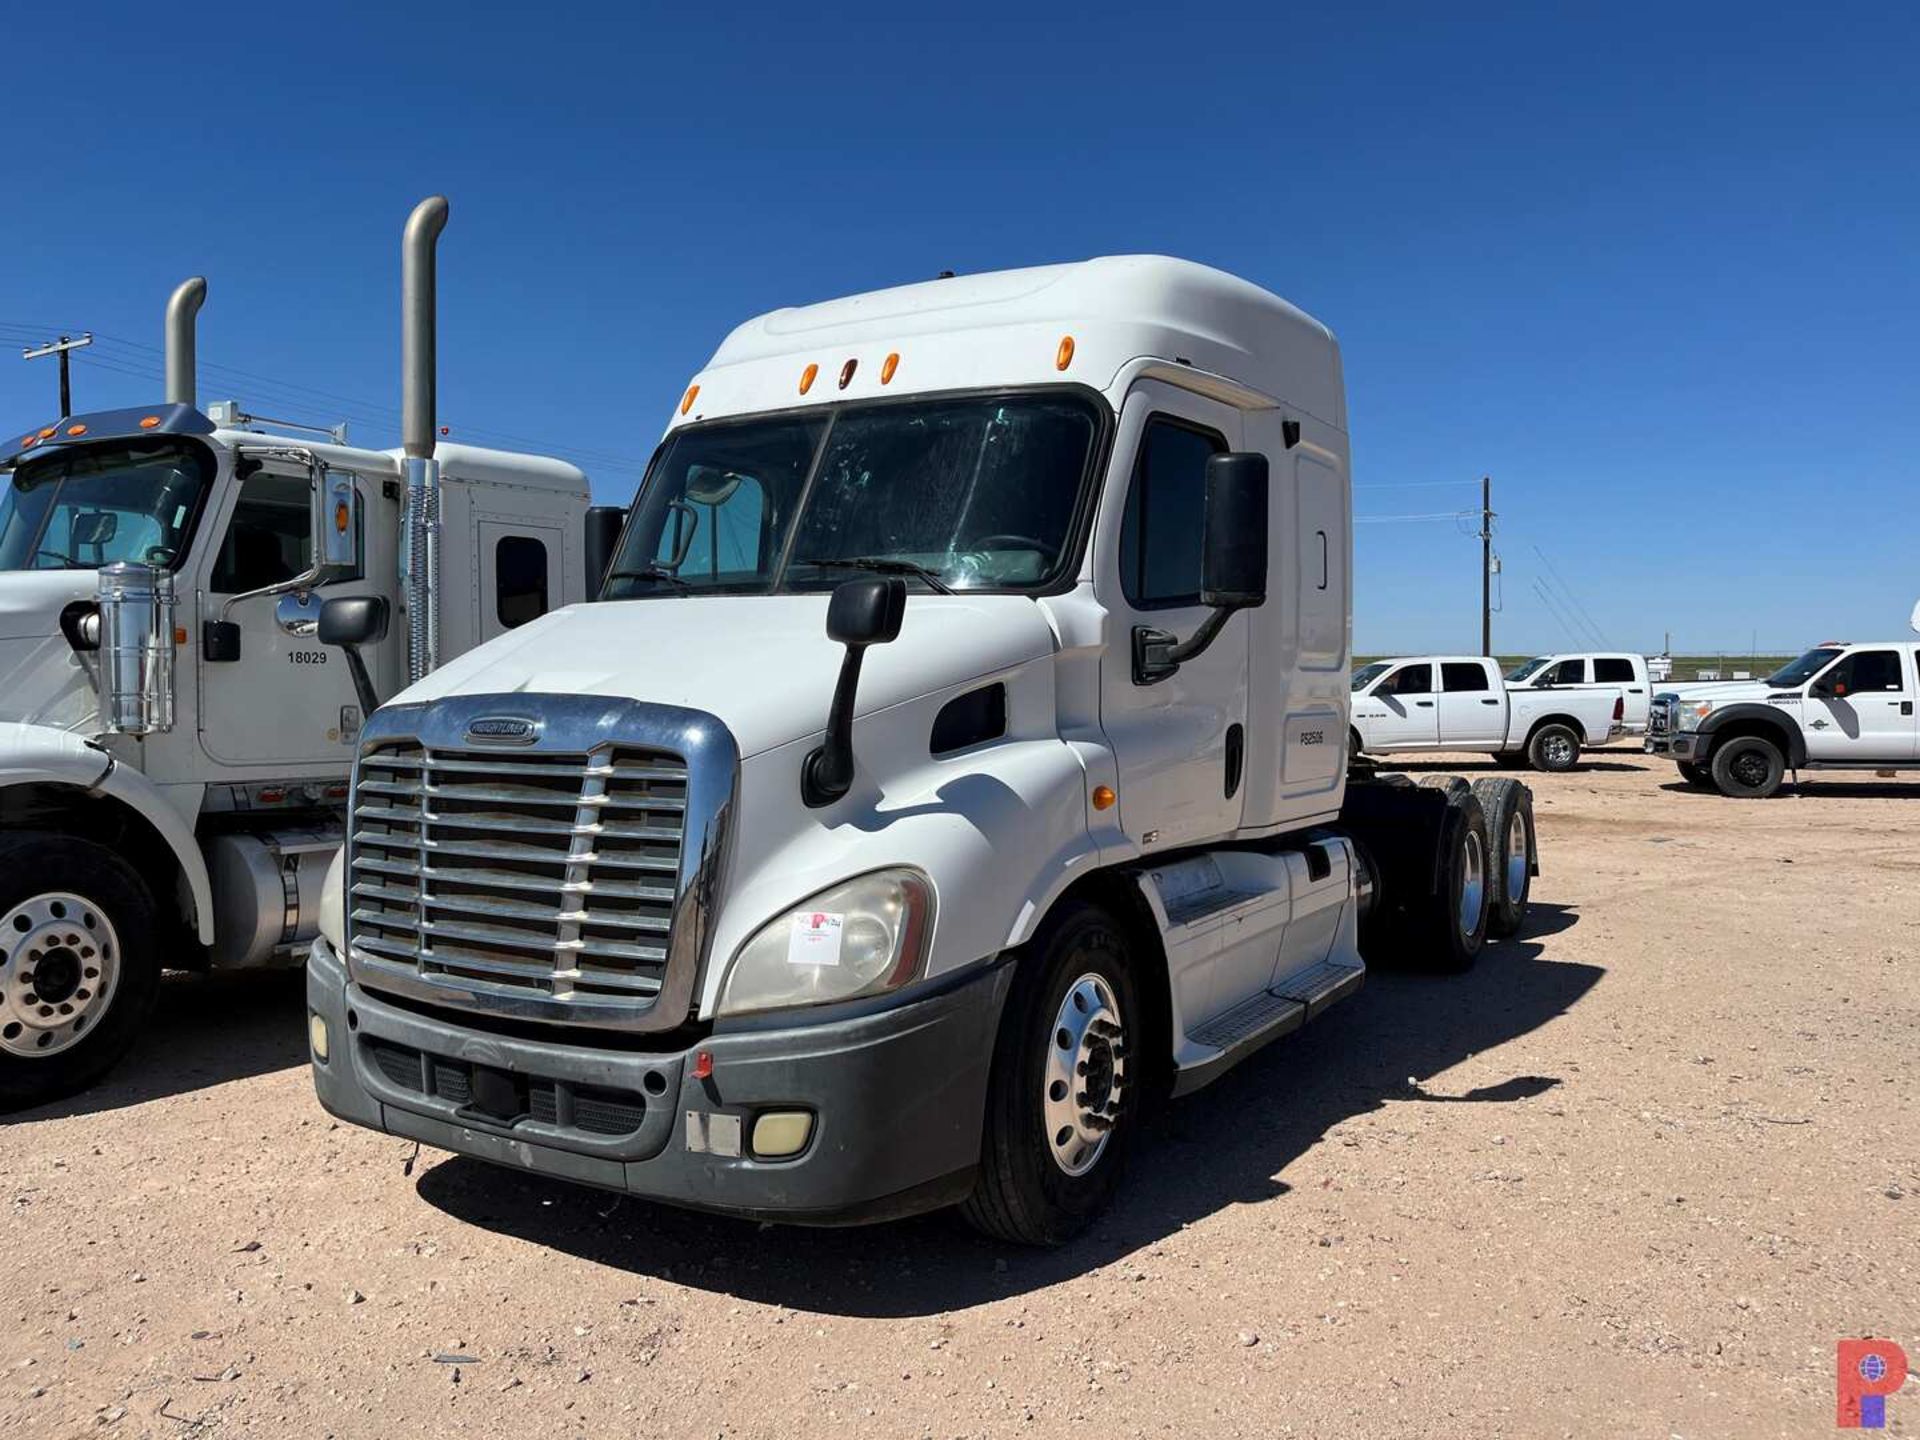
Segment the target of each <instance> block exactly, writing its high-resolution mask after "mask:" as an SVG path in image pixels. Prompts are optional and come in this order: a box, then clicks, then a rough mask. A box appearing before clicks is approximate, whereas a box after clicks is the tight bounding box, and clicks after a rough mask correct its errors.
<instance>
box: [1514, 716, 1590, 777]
mask: <svg viewBox="0 0 1920 1440" xmlns="http://www.w3.org/2000/svg"><path fill="white" fill-rule="evenodd" d="M1527 761H1528V763H1530V764H1531V765H1532V766H1533V768H1534V769H1536V770H1544V771H1546V772H1547V773H1548V774H1550V775H1561V774H1564V773H1566V772H1567V771H1569V770H1571V769H1573V767H1574V766H1575V765H1577V764H1579V763H1580V737H1579V736H1578V735H1576V734H1574V732H1573V727H1572V726H1570V725H1562V724H1560V723H1559V722H1557V721H1555V722H1553V723H1551V724H1547V725H1542V726H1541V727H1540V728H1539V729H1538V730H1536V731H1534V732H1533V738H1532V739H1530V740H1528V741H1527Z"/></svg>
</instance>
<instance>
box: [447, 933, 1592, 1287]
mask: <svg viewBox="0 0 1920 1440" xmlns="http://www.w3.org/2000/svg"><path fill="white" fill-rule="evenodd" d="M1577 920H1578V916H1577V915H1576V914H1575V912H1574V911H1573V910H1572V909H1571V908H1570V907H1565V906H1544V905H1536V906H1534V909H1533V914H1532V916H1531V919H1530V923H1529V925H1528V926H1527V929H1526V931H1525V932H1524V934H1523V936H1522V937H1521V938H1519V939H1516V940H1510V941H1507V942H1505V943H1502V944H1499V945H1496V946H1493V947H1491V948H1490V949H1488V950H1487V951H1486V952H1485V953H1484V954H1483V955H1482V956H1481V959H1480V962H1479V963H1478V964H1477V965H1476V966H1475V967H1474V969H1473V970H1472V971H1470V972H1468V973H1467V974H1466V975H1462V976H1430V975H1419V974H1412V973H1404V972H1398V971H1393V970H1386V971H1380V970H1375V971H1373V972H1372V973H1370V975H1369V977H1368V983H1367V987H1366V989H1365V990H1364V991H1362V993H1361V994H1360V995H1359V996H1357V997H1356V998H1355V999H1354V1000H1352V1001H1349V1002H1348V1003H1346V1004H1344V1005H1342V1006H1339V1007H1338V1008H1337V1009H1335V1010H1334V1011H1333V1012H1332V1013H1330V1014H1329V1015H1328V1016H1327V1018H1326V1019H1325V1020H1323V1021H1322V1022H1320V1023H1319V1024H1317V1025H1314V1026H1311V1027H1309V1028H1308V1029H1306V1030H1304V1031H1302V1032H1300V1033H1299V1034H1298V1035H1296V1036H1294V1037H1293V1038H1291V1039H1289V1040H1285V1041H1282V1042H1281V1043H1279V1044H1278V1045H1275V1046H1273V1047H1272V1048H1271V1049H1269V1050H1267V1051H1265V1052H1264V1053H1262V1054H1261V1055H1259V1056H1257V1057H1255V1058H1254V1059H1253V1060H1251V1061H1249V1062H1247V1063H1246V1064H1244V1065H1242V1066H1240V1067H1239V1068H1238V1069H1237V1070H1235V1071H1233V1072H1232V1073H1230V1074H1229V1075H1227V1076H1226V1077H1225V1078H1224V1079H1222V1080H1221V1081H1220V1082H1218V1083H1217V1084H1215V1085H1214V1086H1212V1087H1211V1088H1209V1089H1207V1090H1205V1091H1202V1092H1201V1093H1200V1094H1198V1095H1196V1096H1192V1097H1190V1098H1188V1099H1185V1100H1180V1101H1176V1102H1174V1103H1173V1104H1172V1105H1170V1106H1168V1107H1167V1110H1166V1112H1165V1114H1164V1115H1162V1116H1161V1117H1160V1118H1159V1119H1158V1121H1157V1122H1156V1123H1155V1124H1154V1125H1153V1126H1151V1127H1150V1129H1149V1132H1148V1133H1146V1134H1145V1135H1143V1136H1142V1137H1141V1141H1142V1143H1141V1144H1140V1145H1139V1146H1138V1148H1137V1149H1136V1150H1135V1152H1134V1154H1133V1157H1132V1166H1131V1170H1130V1173H1129V1174H1128V1176H1127V1178H1126V1182H1125V1184H1124V1185H1123V1187H1122V1189H1121V1193H1120V1195H1119V1197H1118V1199H1117V1202H1116V1203H1115V1205H1114V1206H1113V1208H1112V1209H1111V1210H1110V1211H1109V1212H1108V1213H1107V1215H1106V1216H1105V1217H1104V1218H1103V1219H1102V1220H1101V1221H1100V1222H1099V1223H1097V1224H1096V1226H1095V1227H1094V1229H1093V1230H1091V1231H1090V1232H1089V1233H1088V1234H1086V1235H1084V1236H1082V1237H1081V1238H1080V1239H1078V1240H1076V1241H1075V1242H1074V1243H1072V1244H1070V1245H1067V1246H1064V1247H1063V1248H1061V1249H1059V1250H1054V1251H1035V1250H1026V1249H1021V1248H1019V1247H1015V1246H1009V1245H1001V1244H997V1243H995V1242H992V1241H989V1240H986V1239H983V1238H981V1237H979V1236H976V1235H974V1234H973V1233H972V1232H971V1231H968V1230H967V1229H966V1228H965V1227H964V1226H962V1225H961V1224H960V1223H959V1222H958V1221H957V1219H955V1218H954V1217H952V1216H940V1215H936V1216H927V1217H922V1218H920V1219H915V1220H905V1221H899V1222H896V1223H893V1224H888V1225H880V1226H873V1227H868V1228H863V1229H853V1230H802V1229H796V1228H791V1227H785V1226H762V1225H755V1224H753V1223H751V1222H747V1221H741V1220H734V1219H729V1218H726V1217H723V1216H713V1215H701V1214H696V1213H693V1212H688V1211H679V1210H673V1209H670V1208H668V1207H665V1206H660V1205H653V1204H649V1203H647V1202H644V1201H638V1200H633V1199H628V1198H624V1197H620V1196H615V1195H612V1194H608V1193H605V1192H601V1191H595V1190H589V1189H585V1188H582V1187H578V1186H572V1185H568V1184H564V1183H561V1182H557V1181H549V1180H545V1179H542V1178H540V1177H536V1176H528V1175H522V1174H519V1173H517V1172H514V1171H509V1170H504V1169H500V1168H498V1167H495V1166H492V1165H488V1164H485V1163H482V1162H480V1161H477V1160H469V1159H465V1158H453V1159H449V1160H445V1161H442V1162H441V1163H440V1164H437V1165H434V1166H433V1167H432V1168H431V1169H428V1170H427V1171H425V1172H424V1173H423V1174H422V1175H421V1176H420V1178H419V1179H418V1180H417V1181H416V1182H415V1184H416V1187H417V1190H418V1193H419V1194H420V1196H421V1198H422V1199H424V1200H425V1201H426V1202H427V1203H428V1204H430V1205H432V1206H434V1207H436V1208H437V1209H439V1210H441V1211H444V1212H445V1213H446V1214H448V1215H450V1216H452V1217H453V1218H455V1219H457V1220H461V1221H464V1222H466V1223H468V1224H472V1225H478V1226H480V1227H482V1228H484V1229H487V1230H491V1231H495V1232H497V1233H500V1234H505V1235H511V1236H514V1237H516V1238H519V1239H523V1240H526V1241H529V1242H531V1243H533V1244H537V1245H543V1246H548V1247H550V1248H552V1249H554V1250H557V1251H560V1252H561V1253H563V1254H566V1255H571V1256H574V1257H576V1258H578V1259H581V1260H585V1261H588V1262H590V1263H593V1264H596V1265H605V1266H610V1267H612V1268H614V1269H616V1270H623V1271H626V1272H628V1273H630V1274H632V1275H634V1276H635V1277H638V1278H640V1279H643V1280H655V1279H657V1280H663V1281H670V1282H672V1283H675V1284H680V1285H688V1286H693V1287H695V1288H698V1289H703V1290H708V1291H712V1292H715V1293H719V1294H727V1295H731V1296H735V1297H737V1298H740V1299H745V1300H750V1301H755V1302H759V1303H762V1304H768V1305H781V1306H787V1307H789V1308H791V1309H793V1310H795V1311H800V1312H806V1313H817V1314H826V1315H843V1316H866V1317H905V1316H920V1315H931V1314H938V1313H940V1312H942V1311H951V1310H960V1309H966V1308H968V1307H970V1306H973V1305H979V1304H984V1303H987V1302H989V1301H993V1300H999V1299H1004V1298H1007V1297H1008V1296H1012V1295H1019V1294H1022V1293H1024V1292H1027V1291H1030V1290H1036V1289H1039V1288H1042V1287H1045V1286H1049V1285H1054V1284H1057V1283H1060V1282H1062V1281H1066V1280H1072V1279H1074V1278H1076V1277H1078V1276H1082V1275H1085V1274H1086V1273H1088V1272H1089V1271H1092V1270H1094V1269H1097V1268H1098V1267H1101V1266H1104V1265H1107V1264H1109V1263H1111V1262H1113V1261H1116V1260H1119V1259H1122V1258H1124V1257H1125V1256H1127V1255H1129V1254H1131V1253H1133V1252H1134V1251H1136V1250H1139V1249H1142V1248H1144V1247H1146V1246H1149V1245H1152V1244H1153V1243H1154V1242H1156V1241H1158V1240H1161V1239H1163V1238H1164V1237H1166V1236H1168V1235H1171V1234H1174V1233H1176V1232H1178V1231H1179V1230H1181V1229H1182V1228H1184V1227H1186V1226H1188V1225H1191V1224H1194V1223H1197V1222H1200V1221H1203V1220H1205V1219H1206V1218H1207V1217H1208V1216H1210V1215H1212V1214H1214V1213H1215V1212H1216V1211H1219V1210H1223V1209H1226V1208H1227V1207H1229V1206H1233V1205H1257V1204H1263V1203H1276V1204H1279V1205H1283V1206H1284V1205H1285V1204H1286V1203H1287V1202H1286V1199H1285V1197H1287V1196H1288V1195H1289V1194H1290V1193H1291V1192H1292V1186H1291V1185H1290V1184H1289V1183H1288V1182H1287V1180H1286V1178H1285V1177H1286V1172H1287V1169H1288V1167H1289V1166H1290V1165H1292V1164H1293V1162H1294V1161H1295V1160H1297V1159H1299V1158H1300V1156H1302V1155H1303V1154H1305V1153H1306V1152H1307V1151H1308V1150H1310V1149H1312V1148H1313V1147H1314V1146H1315V1145H1318V1144H1321V1143H1322V1142H1323V1141H1324V1140H1325V1138H1326V1135H1327V1132H1328V1131H1329V1130H1330V1129H1332V1128H1333V1127H1335V1126H1337V1125H1339V1124H1340V1123H1341V1122H1343V1121H1346V1120H1350V1119H1352V1118H1354V1117H1355V1116H1359V1115H1367V1114H1372V1113H1375V1112H1378V1111H1381V1110H1382V1109H1384V1108H1386V1107H1387V1106H1389V1105H1397V1104H1424V1103H1445V1104H1505V1103H1514V1102H1517V1101H1523V1100H1526V1099H1530V1098H1532V1097H1534V1096H1537V1095H1540V1094H1542V1093H1544V1092H1545V1091H1547V1090H1550V1089H1552V1088H1553V1087H1554V1086H1556V1085H1558V1084H1559V1083H1560V1080H1559V1077H1557V1076H1552V1075H1532V1074H1523V1075H1514V1076H1511V1077H1510V1078H1508V1079H1505V1080H1503V1081H1500V1082H1498V1083H1496V1084H1491V1085H1483V1086H1480V1087H1478V1088H1475V1089H1473V1090H1469V1091H1466V1092H1465V1093H1461V1094H1436V1093H1432V1092H1430V1091H1428V1090H1427V1089H1426V1088H1424V1084H1423V1082H1424V1081H1425V1079H1426V1078H1427V1077H1429V1076H1432V1075H1436V1074H1438V1073H1440V1072H1441V1071H1444V1070H1446V1069H1447V1068H1448V1067H1450V1066H1452V1065H1454V1064H1456V1063H1458V1062H1459V1061H1461V1060H1464V1059H1466V1058H1467V1057H1468V1056H1471V1055H1475V1054H1482V1053H1484V1052H1487V1051H1492V1050H1495V1049H1497V1047H1499V1046H1500V1045H1502V1044H1504V1043H1506V1042H1507V1041H1510V1040H1513V1039H1515V1038H1517V1037H1519V1036H1522V1035H1525V1034H1527V1033H1529V1032H1530V1031H1533V1030H1536V1029H1538V1028H1539V1027H1540V1026H1542V1025H1544V1024H1546V1023H1548V1022H1549V1021H1551V1020H1553V1019H1554V1018H1555V1017H1556V1016H1559V1015H1561V1014H1564V1013H1565V1012H1566V1011H1567V1010H1568V1009H1569V1008H1571V1007H1572V1006H1573V1005H1574V1004H1575V1003H1577V1002H1578V1001H1579V1000H1580V999H1581V998H1582V997H1583V996H1584V995H1585V994H1586V993H1587V992H1588V991H1589V990H1591V989H1592V988H1593V986H1594V985H1595V984H1596V983H1597V982H1598V981H1599V979H1600V977H1601V975H1602V974H1603V973H1604V972H1603V971H1602V970H1601V969H1600V968H1599V967H1597V966H1592V965H1578V964H1566V963H1557V962H1550V961H1546V960H1542V959H1541V958H1540V957H1541V950H1542V946H1541V945H1540V944H1539V941H1540V940H1542V939H1543V938H1545V937H1546V936H1548V935H1551V934H1555V933H1557V932H1559V931H1563V930H1566V929H1568V928H1569V927H1571V926H1572V925H1574V924H1575V923H1577ZM1441 1088H1442V1089H1445V1088H1447V1087H1444V1086H1443V1087H1441ZM1490 1123H1492V1122H1490ZM1315 1193H1316V1195H1318V1193H1319V1192H1317V1191H1316V1192H1315ZM1312 1204H1313V1208H1314V1211H1315V1213H1316V1214H1318V1212H1319V1211H1320V1209H1321V1208H1323V1207H1324V1204H1325V1201H1324V1200H1321V1199H1316V1200H1314V1201H1313V1202H1312ZM1284 1218H1285V1217H1284V1216H1279V1215H1277V1216H1276V1219H1277V1220H1284ZM1298 1223H1302V1224H1305V1223H1324V1222H1308V1221H1307V1219H1306V1217H1305V1216H1304V1215H1303V1216H1301V1217H1299V1220H1298Z"/></svg>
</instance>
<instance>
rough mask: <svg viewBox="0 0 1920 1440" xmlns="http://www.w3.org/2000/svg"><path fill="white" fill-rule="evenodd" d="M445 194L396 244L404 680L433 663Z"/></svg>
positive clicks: (421, 210)
mask: <svg viewBox="0 0 1920 1440" xmlns="http://www.w3.org/2000/svg"><path fill="white" fill-rule="evenodd" d="M447 208H448V207H447V197H446V196H444V195H429V196H428V197H427V198H426V199H425V200H422V201H421V202H420V203H419V204H418V205H416V206H414V207H413V214H412V215H410V216H408V217H407V229H406V234H405V235H404V236H403V237H402V239H401V241H400V443H401V446H402V448H403V449H404V450H405V452H406V465H407V513H406V519H405V521H404V523H403V527H402V539H403V543H402V545H401V548H400V566H401V570H400V593H401V594H402V595H403V596H404V597H405V599H406V605H407V680H408V683H412V682H413V681H415V680H418V679H420V677H421V676H423V675H426V674H427V673H428V672H430V671H431V670H433V669H434V668H435V667H437V666H438V665H439V663H440V616H439V595H440V463H439V461H437V460H435V459H434V454H433V452H434V420H435V409H436V404H435V401H436V396H435V382H436V378H437V374H438V357H437V355H436V353H435V345H436V338H437V329H438V318H437V307H436V303H435V301H436V295H435V285H436V280H435V253H436V252H435V247H436V245H437V244H438V242H439V239H440V232H441V231H442V230H444V229H446V228H447Z"/></svg>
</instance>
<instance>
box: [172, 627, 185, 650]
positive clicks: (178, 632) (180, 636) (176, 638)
mask: <svg viewBox="0 0 1920 1440" xmlns="http://www.w3.org/2000/svg"><path fill="white" fill-rule="evenodd" d="M173 643H174V644H176V645H184V644H186V643H187V627H186V626H184V625H176V626H174V627H173Z"/></svg>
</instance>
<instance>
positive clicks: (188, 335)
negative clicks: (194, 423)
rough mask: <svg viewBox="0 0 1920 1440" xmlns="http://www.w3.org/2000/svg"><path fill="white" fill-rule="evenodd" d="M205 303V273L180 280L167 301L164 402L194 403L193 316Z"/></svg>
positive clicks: (177, 403)
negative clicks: (165, 394) (165, 389)
mask: <svg viewBox="0 0 1920 1440" xmlns="http://www.w3.org/2000/svg"><path fill="white" fill-rule="evenodd" d="M206 303H207V282H206V277H204V276H201V275H195V276H194V277H193V278H192V279H190V280H182V281H181V282H180V286H179V288H178V289H176V290H175V291H174V292H173V297H172V298H171V299H170V300H168V301H167V403H168V404H169V405H193V404H197V403H198V402H197V400H196V399H195V396H194V372H195V369H196V367H197V363H198V361H197V357H196V356H195V354H194V334H193V327H194V319H195V317H196V316H198V315H199V314H200V307H201V306H202V305H204V304H206Z"/></svg>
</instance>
